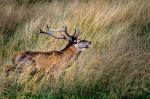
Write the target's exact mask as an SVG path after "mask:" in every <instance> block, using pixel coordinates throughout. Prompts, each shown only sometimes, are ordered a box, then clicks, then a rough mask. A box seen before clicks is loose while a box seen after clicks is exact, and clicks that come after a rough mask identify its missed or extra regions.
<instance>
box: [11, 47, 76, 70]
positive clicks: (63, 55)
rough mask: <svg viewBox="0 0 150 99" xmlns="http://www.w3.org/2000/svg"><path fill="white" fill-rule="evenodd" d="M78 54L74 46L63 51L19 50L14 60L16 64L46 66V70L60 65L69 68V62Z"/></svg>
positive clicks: (37, 67)
mask: <svg viewBox="0 0 150 99" xmlns="http://www.w3.org/2000/svg"><path fill="white" fill-rule="evenodd" d="M78 54H79V52H78V51H77V49H76V48H75V47H74V46H69V47H68V48H66V49H63V50H62V51H50V52H32V51H24V52H18V53H16V55H15V57H14V59H13V60H14V64H15V65H16V66H18V65H19V64H28V65H31V64H35V67H36V69H40V68H45V71H46V70H48V68H49V67H51V66H60V67H62V68H67V66H68V64H69V63H70V62H72V61H74V59H75V58H76V57H77V55H78ZM46 72H47V71H46Z"/></svg>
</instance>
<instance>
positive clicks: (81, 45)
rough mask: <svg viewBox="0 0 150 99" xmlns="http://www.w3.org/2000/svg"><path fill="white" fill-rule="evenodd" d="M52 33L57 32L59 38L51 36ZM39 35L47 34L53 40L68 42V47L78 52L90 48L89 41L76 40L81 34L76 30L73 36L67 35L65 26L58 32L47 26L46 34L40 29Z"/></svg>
mask: <svg viewBox="0 0 150 99" xmlns="http://www.w3.org/2000/svg"><path fill="white" fill-rule="evenodd" d="M53 32H59V33H60V35H61V36H56V35H53ZM62 32H63V33H62ZM39 33H42V34H49V35H50V36H52V37H54V38H55V39H64V40H67V41H68V42H69V44H68V45H70V46H71V45H73V46H74V47H75V48H76V49H77V50H78V51H83V50H85V49H87V48H90V45H91V41H87V40H82V39H78V37H79V35H80V34H81V32H80V31H77V29H75V30H74V33H73V35H69V34H68V31H67V26H64V27H63V28H62V29H60V30H54V29H49V27H48V26H47V31H46V32H45V31H43V30H41V29H40V32H39Z"/></svg>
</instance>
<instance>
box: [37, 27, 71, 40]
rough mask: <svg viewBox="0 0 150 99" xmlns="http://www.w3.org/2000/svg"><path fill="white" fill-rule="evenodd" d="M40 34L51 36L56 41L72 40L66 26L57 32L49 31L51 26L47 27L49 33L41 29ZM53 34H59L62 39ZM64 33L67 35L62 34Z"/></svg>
mask: <svg viewBox="0 0 150 99" xmlns="http://www.w3.org/2000/svg"><path fill="white" fill-rule="evenodd" d="M39 30H40V32H39V33H42V34H49V35H51V36H52V37H54V38H56V39H66V40H68V39H69V38H70V35H69V34H68V32H67V26H64V27H63V29H62V30H55V29H49V26H48V25H47V32H45V31H43V30H42V29H41V28H39ZM53 32H59V33H60V34H61V36H60V37H57V36H55V35H53ZM62 32H64V33H65V35H63V34H62Z"/></svg>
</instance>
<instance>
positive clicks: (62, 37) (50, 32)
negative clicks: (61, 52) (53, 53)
mask: <svg viewBox="0 0 150 99" xmlns="http://www.w3.org/2000/svg"><path fill="white" fill-rule="evenodd" d="M47 28H48V25H47ZM39 30H40V32H39V33H41V34H49V35H51V36H52V37H54V38H55V39H66V38H65V37H64V36H61V37H57V36H55V35H53V34H52V31H50V30H48V32H44V31H43V30H42V29H41V28H39Z"/></svg>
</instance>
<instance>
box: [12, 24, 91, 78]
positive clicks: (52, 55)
mask: <svg viewBox="0 0 150 99" xmlns="http://www.w3.org/2000/svg"><path fill="white" fill-rule="evenodd" d="M47 29H48V30H47V31H43V30H42V29H40V32H39V34H48V35H50V36H52V37H54V38H55V39H60V40H66V41H68V44H67V46H66V47H65V48H64V49H62V50H61V51H50V52H34V51H24V52H18V53H17V54H16V55H15V57H14V59H13V63H14V64H15V67H16V69H18V68H20V67H22V66H23V65H31V64H34V67H35V68H36V69H35V72H36V71H37V70H40V68H44V70H45V73H47V72H54V78H55V79H56V78H58V76H59V74H60V73H58V72H59V71H60V70H61V71H62V70H64V69H67V68H68V64H69V63H70V62H72V61H74V60H75V59H76V57H77V56H78V55H79V53H80V52H82V51H83V50H85V49H87V48H89V47H90V45H91V42H90V41H87V40H81V39H78V36H79V35H80V34H81V33H80V32H79V31H77V30H76V29H75V31H74V33H73V35H69V34H68V31H67V27H66V26H64V27H63V28H62V29H61V30H53V29H49V28H48V26H47ZM53 32H59V33H60V36H56V35H53ZM62 32H63V33H62ZM50 69H51V70H50ZM16 71H17V72H18V71H19V72H21V71H22V69H18V70H16ZM56 72H57V73H56Z"/></svg>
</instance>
